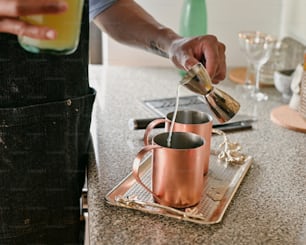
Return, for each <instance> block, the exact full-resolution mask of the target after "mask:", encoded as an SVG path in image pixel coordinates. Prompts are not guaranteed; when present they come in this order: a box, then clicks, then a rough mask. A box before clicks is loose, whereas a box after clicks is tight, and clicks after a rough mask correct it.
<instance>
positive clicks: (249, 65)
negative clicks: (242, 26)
mask: <svg viewBox="0 0 306 245" xmlns="http://www.w3.org/2000/svg"><path fill="white" fill-rule="evenodd" d="M246 33H247V32H239V33H238V41H239V47H240V50H241V51H242V52H243V54H244V56H245V58H246V61H247V66H246V75H245V79H244V85H243V87H244V88H245V89H246V90H250V89H252V88H253V84H252V80H251V70H252V68H253V67H252V66H253V65H252V63H251V61H250V60H249V59H248V56H247V52H246V48H245V46H246V45H245V38H244V35H245V34H246Z"/></svg>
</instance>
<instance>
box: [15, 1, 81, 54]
mask: <svg viewBox="0 0 306 245" xmlns="http://www.w3.org/2000/svg"><path fill="white" fill-rule="evenodd" d="M66 2H67V4H68V9H67V11H65V12H63V13H60V14H46V15H31V16H23V17H22V19H23V20H25V21H27V22H29V23H31V24H35V25H42V26H47V27H50V28H53V29H55V30H56V31H57V38H56V39H55V40H40V39H33V38H30V37H25V36H19V37H18V40H19V43H20V45H21V46H22V47H23V48H24V49H25V50H27V51H29V52H32V53H53V54H71V53H73V52H74V51H75V50H76V49H77V46H78V43H79V36H80V29H81V28H80V26H81V20H82V9H83V4H84V0H66Z"/></svg>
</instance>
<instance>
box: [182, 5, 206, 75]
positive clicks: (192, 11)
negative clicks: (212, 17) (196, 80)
mask: <svg viewBox="0 0 306 245" xmlns="http://www.w3.org/2000/svg"><path fill="white" fill-rule="evenodd" d="M179 33H180V35H182V36H183V37H193V36H200V35H206V34H207V9H206V0H184V2H183V7H182V11H181V16H180V29H179ZM180 74H181V75H182V76H183V75H185V74H186V72H185V71H180Z"/></svg>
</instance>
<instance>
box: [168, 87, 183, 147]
mask: <svg viewBox="0 0 306 245" xmlns="http://www.w3.org/2000/svg"><path fill="white" fill-rule="evenodd" d="M183 85H184V84H179V85H178V86H177V90H176V101H175V109H174V114H173V118H172V121H171V125H170V131H169V135H168V138H167V147H169V148H171V138H172V133H173V128H174V122H175V119H176V115H177V111H178V107H179V98H180V96H179V92H180V88H181V87H183Z"/></svg>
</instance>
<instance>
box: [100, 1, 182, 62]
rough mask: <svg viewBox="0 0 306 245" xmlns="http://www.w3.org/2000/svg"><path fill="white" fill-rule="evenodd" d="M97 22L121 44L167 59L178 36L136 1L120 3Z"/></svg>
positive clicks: (108, 10) (105, 12) (103, 14)
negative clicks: (170, 48)
mask: <svg viewBox="0 0 306 245" xmlns="http://www.w3.org/2000/svg"><path fill="white" fill-rule="evenodd" d="M94 23H95V24H96V25H97V26H98V27H99V28H101V29H102V30H103V31H105V32H106V33H108V34H109V35H110V36H111V37H112V38H113V39H115V40H117V41H118V42H120V43H123V44H126V45H129V46H134V47H138V48H142V49H145V50H147V51H149V52H151V53H154V54H157V55H159V56H163V57H168V56H169V55H168V50H169V47H170V45H171V43H172V41H173V40H175V39H178V38H179V36H178V35H177V34H176V33H175V32H173V31H172V30H171V29H169V28H167V27H165V26H163V25H161V24H160V23H158V22H157V21H156V20H155V19H154V18H153V17H152V16H151V15H149V14H148V13H147V12H146V11H145V10H143V9H142V8H141V7H140V6H139V5H138V4H137V3H135V2H134V1H133V0H119V1H118V2H117V3H115V4H114V5H113V6H112V7H111V8H109V9H107V10H106V11H104V12H102V13H101V14H99V15H98V16H97V17H96V18H95V19H94Z"/></svg>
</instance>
